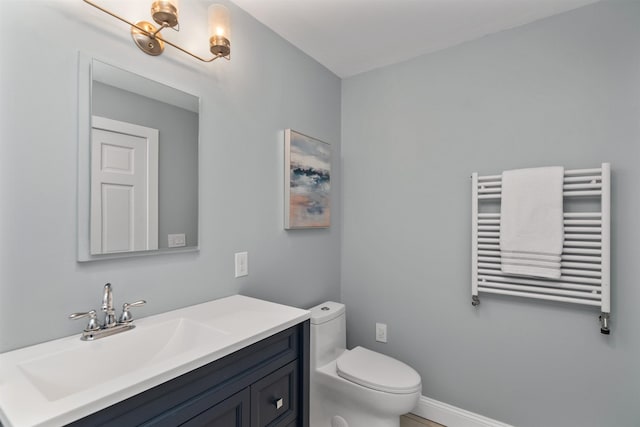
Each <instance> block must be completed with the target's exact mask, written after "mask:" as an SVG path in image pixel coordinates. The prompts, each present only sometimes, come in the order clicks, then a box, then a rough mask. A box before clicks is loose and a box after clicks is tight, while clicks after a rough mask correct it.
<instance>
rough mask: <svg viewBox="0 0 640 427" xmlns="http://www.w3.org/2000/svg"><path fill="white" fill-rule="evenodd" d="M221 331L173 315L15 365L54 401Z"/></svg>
mask: <svg viewBox="0 0 640 427" xmlns="http://www.w3.org/2000/svg"><path fill="white" fill-rule="evenodd" d="M225 335H228V333H227V332H224V331H221V330H218V329H214V328H212V327H209V326H205V325H203V324H201V323H198V322H194V321H192V320H189V319H185V318H178V319H172V320H169V321H166V322H163V323H160V324H156V325H150V326H147V327H145V328H143V329H141V328H135V329H132V330H129V331H125V332H121V333H120V334H118V335H114V336H111V337H107V338H103V339H100V340H96V341H91V342H86V344H85V345H84V346H82V347H80V348H76V349H73V350H67V351H62V352H58V353H55V354H51V355H47V356H45V357H41V358H38V359H33V360H29V361H26V362H24V363H21V364H19V365H18V367H19V368H20V369H21V370H22V371H23V372H24V374H25V376H26V377H27V378H28V379H29V381H30V382H31V383H32V384H33V385H34V386H35V387H36V388H37V389H38V390H39V391H40V392H41V393H42V394H43V395H44V396H45V397H46V398H47V400H49V401H55V400H58V399H61V398H63V397H66V396H68V395H71V394H74V393H77V392H79V391H83V390H86V389H88V388H90V387H93V386H94V385H96V384H100V383H103V382H106V381H109V380H111V379H114V378H116V377H119V376H122V375H127V374H129V373H130V372H132V371H134V370H138V369H140V367H141V366H142V367H144V366H149V365H152V364H157V363H159V362H164V361H166V360H167V359H170V358H172V357H175V356H178V355H180V354H182V353H185V352H186V351H189V350H193V349H194V348H196V347H197V346H198V345H199V344H200V345H202V344H203V343H207V342H211V341H215V340H216V339H218V340H219V339H220V338H223V337H224V336H225Z"/></svg>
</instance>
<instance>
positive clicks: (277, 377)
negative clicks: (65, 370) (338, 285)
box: [69, 320, 309, 427]
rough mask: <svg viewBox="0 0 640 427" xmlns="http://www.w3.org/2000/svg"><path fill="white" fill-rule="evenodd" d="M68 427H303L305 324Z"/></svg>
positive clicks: (305, 425) (305, 420) (306, 390)
mask: <svg viewBox="0 0 640 427" xmlns="http://www.w3.org/2000/svg"><path fill="white" fill-rule="evenodd" d="M69 425H70V426H74V427H89V426H90V427H97V426H109V427H111V426H118V427H129V426H145V427H147V426H148V427H151V426H153V427H177V426H188V427H205V426H206V427H309V321H308V320H307V321H305V322H303V323H300V324H298V325H296V326H293V327H291V328H289V329H286V330H284V331H282V332H279V333H277V334H275V335H273V336H270V337H268V338H265V339H264V340H262V341H259V342H257V343H255V344H253V345H250V346H248V347H245V348H243V349H241V350H238V351H236V352H235V353H232V354H230V355H228V356H225V357H223V358H222V359H219V360H216V361H214V362H211V363H209V364H207V365H205V366H202V367H200V368H198V369H195V370H193V371H191V372H188V373H186V374H184V375H181V376H179V377H177V378H174V379H172V380H170V381H167V382H165V383H163V384H160V385H158V386H156V387H153V388H151V389H149V390H147V391H145V392H143V393H140V394H138V395H135V396H133V397H131V398H129V399H126V400H124V401H122V402H119V403H116V404H115V405H112V406H110V407H108V408H105V409H103V410H101V411H98V412H96V413H94V414H91V415H89V416H87V417H85V418H82V419H80V420H78V421H75V422H73V423H71V424H69Z"/></svg>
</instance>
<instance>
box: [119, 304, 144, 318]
mask: <svg viewBox="0 0 640 427" xmlns="http://www.w3.org/2000/svg"><path fill="white" fill-rule="evenodd" d="M146 303H147V302H146V301H145V300H143V299H141V300H140V301H136V302H132V303H128V302H125V303H124V304H122V314H121V315H120V320H119V321H118V323H131V322H132V321H133V316H132V315H131V312H130V311H129V309H130V308H132V307H140V306H141V305H145V304H146Z"/></svg>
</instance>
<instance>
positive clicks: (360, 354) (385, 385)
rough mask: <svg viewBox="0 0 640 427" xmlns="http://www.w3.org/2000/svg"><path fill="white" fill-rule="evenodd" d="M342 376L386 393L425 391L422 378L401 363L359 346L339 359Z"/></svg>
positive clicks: (337, 367) (339, 370)
mask: <svg viewBox="0 0 640 427" xmlns="http://www.w3.org/2000/svg"><path fill="white" fill-rule="evenodd" d="M336 371H337V373H338V375H339V376H340V377H342V378H344V379H346V380H348V381H351V382H354V383H356V384H359V385H361V386H363V387H367V388H370V389H373V390H378V391H383V392H386V393H396V394H405V393H415V392H416V391H419V390H421V388H422V382H421V379H420V375H418V373H417V372H416V371H415V370H414V369H413V368H411V367H410V366H409V365H406V364H404V363H402V362H400V361H399V360H396V359H393V358H391V357H389V356H385V355H384V354H380V353H376V352H375V351H371V350H367V349H366V348H364V347H356V348H354V349H353V350H349V351H345V352H344V353H343V354H342V355H341V356H340V357H338V358H337V359H336Z"/></svg>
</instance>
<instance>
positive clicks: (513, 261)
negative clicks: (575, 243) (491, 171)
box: [500, 166, 564, 279]
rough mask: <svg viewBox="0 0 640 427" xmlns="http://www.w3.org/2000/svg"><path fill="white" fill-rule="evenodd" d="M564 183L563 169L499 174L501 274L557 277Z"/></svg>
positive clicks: (562, 235) (562, 233) (561, 234)
mask: <svg viewBox="0 0 640 427" xmlns="http://www.w3.org/2000/svg"><path fill="white" fill-rule="evenodd" d="M563 182H564V168H563V167H562V166H552V167H544V168H532V169H516V170H510V171H504V172H503V173H502V195H501V199H502V202H501V208H500V211H501V212H500V257H501V259H502V272H503V273H506V274H517V275H524V276H535V277H545V278H551V279H557V278H559V277H560V256H561V254H562V245H563V239H564V215H563V205H562V192H563Z"/></svg>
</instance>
